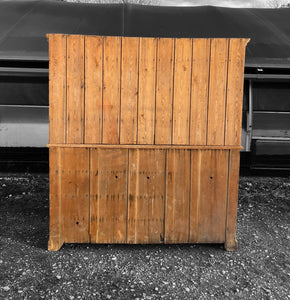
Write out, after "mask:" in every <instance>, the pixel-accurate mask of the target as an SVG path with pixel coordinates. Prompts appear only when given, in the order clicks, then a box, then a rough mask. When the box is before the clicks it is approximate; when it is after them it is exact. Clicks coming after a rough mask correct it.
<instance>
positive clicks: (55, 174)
mask: <svg viewBox="0 0 290 300" xmlns="http://www.w3.org/2000/svg"><path fill="white" fill-rule="evenodd" d="M60 173H61V172H60V150H59V149H58V148H50V149H49V242H48V250H50V251H57V250H59V249H60V248H61V246H62V244H63V241H62V234H61V215H60V213H61V181H60Z"/></svg>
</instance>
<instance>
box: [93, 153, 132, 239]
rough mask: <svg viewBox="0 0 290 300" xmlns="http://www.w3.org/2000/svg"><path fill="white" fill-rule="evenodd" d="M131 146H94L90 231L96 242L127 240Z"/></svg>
mask: <svg viewBox="0 0 290 300" xmlns="http://www.w3.org/2000/svg"><path fill="white" fill-rule="evenodd" d="M127 165H128V150H125V149H111V150H108V149H107V150H104V149H92V150H91V163H90V168H91V177H90V201H91V202H90V206H91V207H90V223H91V226H90V234H91V240H92V242H95V243H125V242H126V221H127Z"/></svg>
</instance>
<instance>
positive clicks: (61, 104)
mask: <svg viewBox="0 0 290 300" xmlns="http://www.w3.org/2000/svg"><path fill="white" fill-rule="evenodd" d="M66 51H67V50H66V36H65V35H50V36H49V142H50V143H66V80H67V78H66V66H67V60H66Z"/></svg>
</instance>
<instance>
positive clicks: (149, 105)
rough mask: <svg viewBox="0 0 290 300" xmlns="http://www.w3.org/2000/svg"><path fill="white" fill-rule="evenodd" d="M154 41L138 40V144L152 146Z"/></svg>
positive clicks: (150, 39)
mask: <svg viewBox="0 0 290 300" xmlns="http://www.w3.org/2000/svg"><path fill="white" fill-rule="evenodd" d="M156 41H157V39H155V38H146V39H145V38H142V39H140V53H139V99H138V140H137V141H138V144H154V132H155V129H154V125H155V83H156V82H155V80H156V45H157V42H156Z"/></svg>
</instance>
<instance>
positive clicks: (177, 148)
mask: <svg viewBox="0 0 290 300" xmlns="http://www.w3.org/2000/svg"><path fill="white" fill-rule="evenodd" d="M47 147H49V148H52V147H57V148H102V149H174V150H195V149H196V150H231V149H243V147H241V146H229V145H227V146H196V145H189V146H185V145H140V144H138V145H120V144H119V145H118V144H117V145H111V144H48V145H47Z"/></svg>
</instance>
